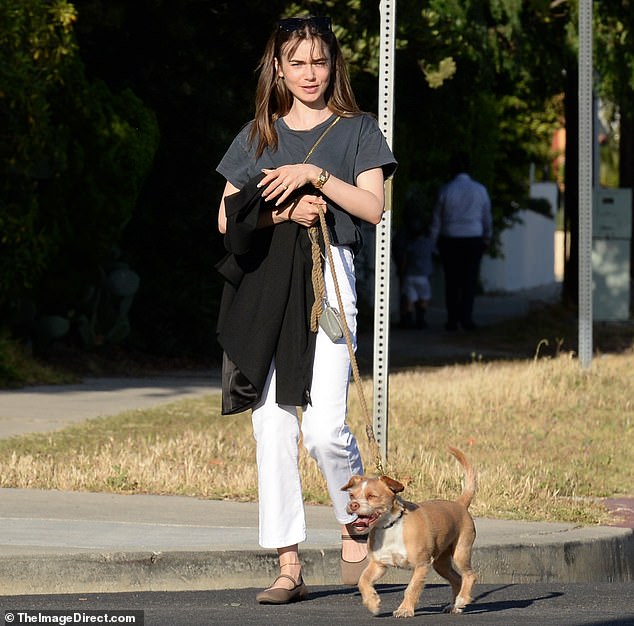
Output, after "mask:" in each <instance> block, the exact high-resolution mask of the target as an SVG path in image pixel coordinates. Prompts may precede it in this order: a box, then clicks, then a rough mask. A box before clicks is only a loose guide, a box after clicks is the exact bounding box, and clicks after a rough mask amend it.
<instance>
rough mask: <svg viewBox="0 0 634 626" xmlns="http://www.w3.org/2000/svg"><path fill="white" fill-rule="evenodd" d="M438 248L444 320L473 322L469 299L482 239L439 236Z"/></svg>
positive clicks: (477, 272)
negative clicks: (443, 288) (443, 299)
mask: <svg viewBox="0 0 634 626" xmlns="http://www.w3.org/2000/svg"><path fill="white" fill-rule="evenodd" d="M438 251H439V252H440V260H441V262H442V266H443V271H444V274H445V306H446V307H447V324H448V325H450V326H455V325H456V324H458V323H460V324H462V326H464V327H465V328H468V327H470V326H473V300H474V299H475V295H476V289H477V287H478V277H479V275H480V262H481V260H482V253H483V252H484V241H483V239H482V237H440V239H439V240H438Z"/></svg>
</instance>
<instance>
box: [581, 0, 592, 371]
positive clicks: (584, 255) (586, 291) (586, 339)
mask: <svg viewBox="0 0 634 626" xmlns="http://www.w3.org/2000/svg"><path fill="white" fill-rule="evenodd" d="M578 89H579V363H580V364H581V367H582V368H583V369H588V368H589V367H590V364H591V362H592V174H593V167H592V165H593V164H592V161H593V158H592V157H593V132H592V128H593V125H592V122H593V119H592V118H593V106H592V0H579V87H578Z"/></svg>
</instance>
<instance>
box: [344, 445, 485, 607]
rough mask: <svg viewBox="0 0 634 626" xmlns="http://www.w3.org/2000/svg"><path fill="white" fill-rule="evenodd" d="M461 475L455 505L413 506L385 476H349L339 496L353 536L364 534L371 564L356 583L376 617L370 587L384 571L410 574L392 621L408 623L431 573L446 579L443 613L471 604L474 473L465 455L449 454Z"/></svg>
mask: <svg viewBox="0 0 634 626" xmlns="http://www.w3.org/2000/svg"><path fill="white" fill-rule="evenodd" d="M449 451H450V452H451V454H453V456H455V457H456V459H458V461H459V462H460V464H461V465H462V467H463V468H464V471H465V485H464V489H463V491H462V493H461V494H460V497H458V499H457V500H456V501H455V502H450V501H448V500H430V501H427V502H421V503H420V504H414V503H413V502H407V501H405V500H403V499H401V498H400V497H399V496H397V495H396V494H397V493H400V492H401V491H403V489H404V487H403V485H401V483H399V482H398V481H396V480H393V479H392V478H389V477H388V476H381V477H380V478H369V477H367V476H358V475H357V476H353V477H352V478H351V479H350V481H349V482H348V484H347V485H345V486H344V487H342V491H348V493H349V494H350V502H349V504H348V512H349V513H353V514H355V515H357V520H356V522H355V524H354V527H355V530H356V531H357V533H358V534H366V533H368V532H369V538H368V551H369V557H370V563H369V564H368V566H367V567H366V568H365V570H364V571H363V573H362V574H361V578H360V579H359V591H360V592H361V597H362V598H363V604H365V606H366V607H368V609H369V610H370V612H371V613H372V614H373V615H378V613H379V608H380V606H381V600H380V598H379V596H378V594H377V592H376V590H375V589H374V584H375V583H376V582H377V581H378V580H379V578H381V576H383V574H385V572H386V571H387V568H388V566H393V567H401V568H407V569H413V570H414V573H413V574H412V578H411V580H410V582H409V585H408V586H407V589H406V590H405V595H404V598H403V602H401V605H400V606H399V607H398V609H396V611H394V613H393V615H394V617H413V615H414V609H415V608H416V603H417V602H418V598H419V597H420V594H421V592H422V590H423V587H424V586H425V577H426V576H427V574H428V572H429V568H430V567H433V568H434V569H435V570H436V571H437V572H438V573H439V574H440V575H441V576H442V577H443V578H446V579H447V580H448V581H449V583H450V585H451V589H452V591H453V602H452V603H451V604H449V605H448V606H447V607H446V608H445V612H446V613H462V611H463V609H464V607H465V606H467V604H469V603H470V602H471V589H472V587H473V584H474V583H475V580H476V576H475V574H474V573H473V570H472V569H471V549H472V547H473V542H474V541H475V536H476V531H475V525H474V523H473V518H472V517H471V515H470V514H469V511H468V508H469V505H470V504H471V500H472V499H473V496H474V494H475V491H476V475H475V471H474V470H473V468H472V467H471V465H470V464H469V462H468V461H467V459H466V457H465V455H464V454H463V453H462V452H460V450H458V449H456V448H452V447H450V448H449Z"/></svg>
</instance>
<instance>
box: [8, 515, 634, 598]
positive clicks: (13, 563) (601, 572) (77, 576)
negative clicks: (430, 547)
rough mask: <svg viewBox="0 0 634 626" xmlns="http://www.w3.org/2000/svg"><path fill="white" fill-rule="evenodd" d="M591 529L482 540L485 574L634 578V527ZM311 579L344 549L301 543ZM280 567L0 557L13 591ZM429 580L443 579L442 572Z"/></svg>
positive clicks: (329, 570)
mask: <svg viewBox="0 0 634 626" xmlns="http://www.w3.org/2000/svg"><path fill="white" fill-rule="evenodd" d="M599 534H600V535H602V536H597V529H596V528H594V529H588V539H587V540H585V541H584V540H578V539H575V540H572V541H558V542H552V543H548V542H546V543H540V544H539V545H536V544H534V543H530V542H527V543H522V542H521V541H518V542H517V543H516V544H514V545H505V546H500V545H484V546H480V547H479V546H478V545H477V543H476V546H475V549H474V555H473V564H474V568H475V569H476V572H477V574H478V582H480V583H483V584H491V583H504V584H514V583H543V582H558V583H570V582H573V583H574V582H629V581H634V531H632V530H631V529H623V528H609V527H601V532H600V533H599ZM302 562H303V564H304V576H305V579H306V581H307V582H308V584H313V585H340V584H341V581H340V573H339V550H338V549H337V548H326V549H322V548H307V549H304V550H302ZM276 575H277V559H276V557H275V555H274V554H272V553H271V551H263V550H255V551H245V550H226V551H223V550H218V551H213V552H201V551H195V552H191V551H166V552H133V551H130V552H102V553H94V552H90V553H69V554H55V553H48V554H47V553H42V554H31V555H26V556H15V555H14V556H10V555H5V556H2V557H0V580H2V581H3V585H2V586H3V593H4V594H6V595H26V594H55V593H94V592H103V593H106V592H131V591H184V590H190V591H191V590H205V589H227V588H246V587H263V586H266V585H268V584H269V583H270V581H271V580H272V579H273V578H275V576H276ZM409 577H410V572H408V571H405V570H395V569H391V570H389V572H388V574H387V575H386V576H385V577H384V578H383V579H381V582H382V583H387V584H389V583H392V584H405V583H407V582H408V581H409ZM428 582H436V583H437V582H444V581H443V580H442V579H440V578H438V577H437V576H436V575H435V574H434V575H433V576H430V577H429V581H428Z"/></svg>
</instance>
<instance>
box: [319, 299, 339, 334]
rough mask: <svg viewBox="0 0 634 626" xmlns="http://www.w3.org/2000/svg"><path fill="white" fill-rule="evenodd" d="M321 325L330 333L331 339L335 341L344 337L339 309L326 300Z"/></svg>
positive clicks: (320, 319) (320, 320)
mask: <svg viewBox="0 0 634 626" xmlns="http://www.w3.org/2000/svg"><path fill="white" fill-rule="evenodd" d="M319 325H320V326H321V328H322V329H323V331H324V332H325V333H326V335H328V338H329V339H330V341H332V342H335V341H338V340H339V339H341V338H342V337H343V324H342V323H341V315H339V311H337V309H335V308H334V307H332V306H330V305H329V304H328V303H327V302H326V306H325V308H324V310H323V311H322V314H321V317H320V318H319Z"/></svg>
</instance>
